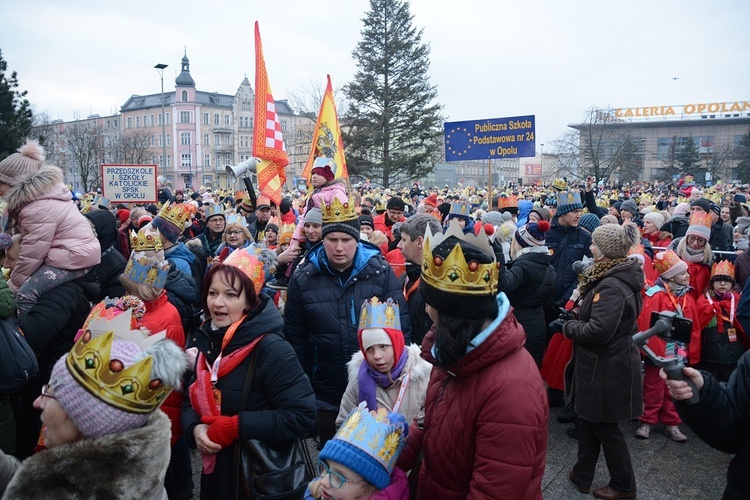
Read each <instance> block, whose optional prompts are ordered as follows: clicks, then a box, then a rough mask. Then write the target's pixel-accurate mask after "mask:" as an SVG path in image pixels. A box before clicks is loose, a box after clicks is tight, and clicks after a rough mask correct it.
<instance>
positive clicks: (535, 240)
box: [516, 220, 550, 248]
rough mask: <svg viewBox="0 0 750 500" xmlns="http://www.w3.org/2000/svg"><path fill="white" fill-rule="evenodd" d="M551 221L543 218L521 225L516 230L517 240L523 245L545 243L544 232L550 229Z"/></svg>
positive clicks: (541, 244) (538, 245)
mask: <svg viewBox="0 0 750 500" xmlns="http://www.w3.org/2000/svg"><path fill="white" fill-rule="evenodd" d="M549 227H550V226H549V222H547V221H546V220H541V221H539V222H531V223H529V224H526V225H525V226H521V227H519V228H518V231H516V241H517V242H518V244H519V245H521V246H522V247H524V248H526V247H540V246H544V244H545V240H544V238H545V236H544V233H546V232H547V231H549Z"/></svg>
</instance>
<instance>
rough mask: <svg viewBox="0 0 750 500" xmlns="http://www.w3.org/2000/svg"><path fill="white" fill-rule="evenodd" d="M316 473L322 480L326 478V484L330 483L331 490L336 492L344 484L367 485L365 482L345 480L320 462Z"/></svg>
mask: <svg viewBox="0 0 750 500" xmlns="http://www.w3.org/2000/svg"><path fill="white" fill-rule="evenodd" d="M318 471H319V472H320V478H321V479H323V478H324V477H326V476H328V482H329V483H331V488H334V489H337V490H338V489H340V488H341V487H342V486H344V483H351V484H367V481H352V480H351V479H347V478H345V477H344V476H342V475H341V474H339V473H338V472H336V471H335V470H331V468H330V467H328V464H327V463H325V462H323V461H322V460H318Z"/></svg>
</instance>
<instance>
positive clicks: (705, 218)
mask: <svg viewBox="0 0 750 500" xmlns="http://www.w3.org/2000/svg"><path fill="white" fill-rule="evenodd" d="M689 221H690V225H691V226H705V227H707V228H709V229H710V228H711V224H712V222H711V214H699V213H698V212H694V213H692V214H690V219H689Z"/></svg>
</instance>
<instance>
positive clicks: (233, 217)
mask: <svg viewBox="0 0 750 500" xmlns="http://www.w3.org/2000/svg"><path fill="white" fill-rule="evenodd" d="M224 218H225V219H226V220H227V225H229V224H234V223H235V222H237V223H239V224H242V225H243V226H244V225H245V224H244V222H245V218H244V217H242V216H241V215H238V214H225V215H224Z"/></svg>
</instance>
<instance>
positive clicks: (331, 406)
mask: <svg viewBox="0 0 750 500" xmlns="http://www.w3.org/2000/svg"><path fill="white" fill-rule="evenodd" d="M321 208H322V212H323V230H322V234H323V241H322V242H321V243H319V244H317V245H316V246H314V247H313V248H311V249H310V250H309V252H308V255H307V256H306V258H305V259H304V261H303V262H301V263H300V264H299V266H298V267H297V269H295V271H294V272H293V273H292V277H291V280H290V282H289V288H288V291H287V302H286V307H285V310H284V336H285V337H286V339H287V340H288V341H289V343H290V344H292V346H293V347H294V350H295V351H296V353H297V356H298V358H299V361H300V364H301V365H302V368H304V370H305V372H306V373H307V375H308V377H310V382H311V383H312V386H313V389H314V390H315V396H316V399H317V404H318V434H319V436H320V446H321V447H322V446H323V445H324V444H325V443H326V441H328V440H330V439H331V438H332V437H333V436H334V434H335V433H336V428H335V421H336V416H337V415H338V412H339V405H340V403H341V397H342V396H343V394H344V391H345V389H346V385H347V382H348V376H347V368H346V363H347V362H348V361H349V360H350V359H351V357H352V354H354V353H355V352H357V351H358V350H359V343H358V340H357V326H358V325H359V312H360V308H361V307H362V304H363V303H364V302H365V301H366V300H369V299H371V298H372V297H378V298H379V299H380V300H381V301H385V300H387V299H388V298H392V299H393V300H394V301H396V302H398V304H399V306H400V307H399V311H400V314H401V328H402V331H403V332H404V337H405V343H406V344H407V345H408V344H409V343H410V340H411V337H410V332H411V328H410V323H409V313H408V308H407V307H406V301H405V300H404V297H403V294H402V293H401V289H400V287H399V284H398V279H397V278H396V275H395V274H394V273H393V271H392V270H391V267H390V266H389V265H388V263H387V262H386V261H385V259H384V258H383V256H382V254H381V252H380V250H379V249H378V248H377V247H375V246H374V245H372V244H370V243H368V242H362V241H360V239H359V220H358V219H357V214H356V212H355V210H354V204H353V203H351V201H350V202H349V203H348V204H344V205H342V204H341V203H340V202H339V201H338V200H334V201H333V204H332V205H330V206H323V207H321Z"/></svg>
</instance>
